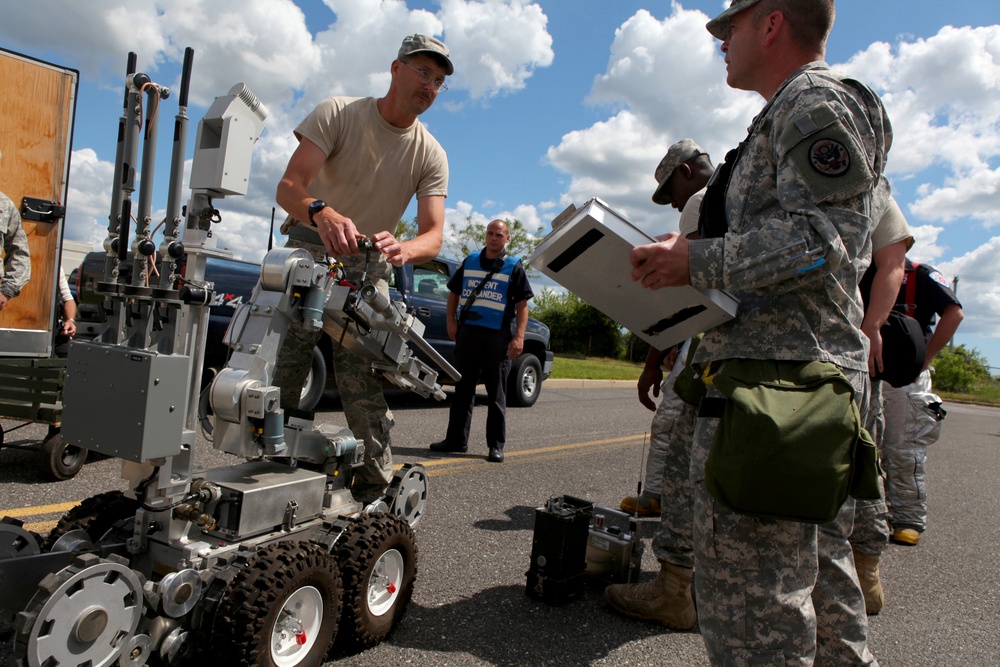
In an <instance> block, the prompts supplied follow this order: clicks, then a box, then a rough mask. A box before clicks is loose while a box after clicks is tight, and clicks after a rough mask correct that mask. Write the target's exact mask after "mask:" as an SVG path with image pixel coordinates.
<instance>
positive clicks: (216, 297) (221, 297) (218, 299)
mask: <svg viewBox="0 0 1000 667" xmlns="http://www.w3.org/2000/svg"><path fill="white" fill-rule="evenodd" d="M242 304H243V295H241V294H231V293H224V292H215V293H214V294H213V295H212V303H210V304H209V305H210V306H229V307H230V308H233V309H235V308H237V307H238V306H241V305H242Z"/></svg>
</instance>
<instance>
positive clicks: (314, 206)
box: [309, 199, 329, 225]
mask: <svg viewBox="0 0 1000 667" xmlns="http://www.w3.org/2000/svg"><path fill="white" fill-rule="evenodd" d="M327 206H329V204H327V203H326V202H325V201H323V200H322V199H314V200H313V202H312V203H311V204H309V222H311V223H312V224H314V225H315V224H316V221H315V220H313V216H314V215H316V214H317V213H319V212H320V211H322V210H323V209H324V208H326V207H327Z"/></svg>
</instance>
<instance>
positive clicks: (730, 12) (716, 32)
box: [705, 0, 760, 41]
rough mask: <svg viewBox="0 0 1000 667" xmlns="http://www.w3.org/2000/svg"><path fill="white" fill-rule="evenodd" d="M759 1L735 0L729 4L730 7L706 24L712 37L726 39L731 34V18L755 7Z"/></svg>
mask: <svg viewBox="0 0 1000 667" xmlns="http://www.w3.org/2000/svg"><path fill="white" fill-rule="evenodd" d="M758 2H760V0H733V1H732V2H731V3H730V4H729V8H728V9H726V10H725V11H723V12H722V13H721V14H719V15H718V16H716V17H715V18H714V19H712V20H711V21H709V22H708V23H707V24H705V27H706V28H708V31H709V32H710V33H712V37H715V38H716V39H721V40H722V41H725V40H726V37H728V36H729V19H731V18H733V17H734V16H736V15H737V14H739V13H740V12H742V11H743V10H744V9H749V8H750V7H753V6H754V5H756V4H757V3H758Z"/></svg>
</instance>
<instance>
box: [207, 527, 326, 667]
mask: <svg viewBox="0 0 1000 667" xmlns="http://www.w3.org/2000/svg"><path fill="white" fill-rule="evenodd" d="M340 598H341V582H340V570H339V569H338V568H337V562H336V560H334V558H333V557H332V556H330V554H328V553H326V552H325V551H323V549H321V548H320V547H318V546H316V545H313V544H308V543H304V542H278V543H275V544H272V545H269V546H268V547H266V548H264V549H262V550H261V551H259V552H258V553H257V554H255V555H254V556H253V557H251V558H250V560H249V561H248V562H247V564H246V565H245V566H244V567H243V569H242V570H241V571H240V572H239V574H237V575H236V578H235V579H234V580H233V583H232V584H231V585H230V586H229V588H228V589H227V591H226V593H225V595H224V596H223V598H222V600H221V602H220V603H219V610H218V613H217V615H216V618H215V629H214V631H213V633H212V639H211V641H212V643H213V650H214V652H215V656H216V658H217V662H218V664H227V665H232V664H238V665H245V666H253V667H294V666H296V665H303V666H305V667H311V666H312V665H319V664H321V663H322V662H323V658H324V657H325V656H326V654H327V652H329V650H330V646H331V645H332V644H333V640H334V637H335V635H336V632H337V623H338V621H339V620H340Z"/></svg>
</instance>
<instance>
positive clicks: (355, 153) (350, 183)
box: [282, 97, 448, 236]
mask: <svg viewBox="0 0 1000 667" xmlns="http://www.w3.org/2000/svg"><path fill="white" fill-rule="evenodd" d="M295 136H296V137H298V138H299V139H300V140H301V139H302V138H303V137H305V138H306V139H308V140H309V141H311V142H313V143H314V144H316V145H317V146H319V148H320V149H321V150H322V151H323V152H324V153H326V155H327V158H326V162H324V163H323V166H322V167H321V168H320V171H319V173H318V174H317V175H316V178H315V180H313V182H312V184H310V186H309V193H310V194H311V195H313V196H314V197H317V198H319V199H322V200H323V201H325V202H327V203H328V204H329V205H330V206H332V207H333V208H334V209H335V210H336V211H337V212H338V213H340V214H341V215H344V216H347V217H348V218H350V219H351V220H353V221H354V224H355V226H356V227H357V228H358V231H359V232H361V233H362V234H364V235H366V236H371V235H372V234H374V233H375V232H380V231H395V229H396V224H397V223H398V222H399V221H400V219H401V218H402V217H403V214H404V213H405V212H406V207H407V206H409V204H410V200H411V199H412V198H413V195H416V196H417V197H418V198H420V197H428V196H435V195H437V196H445V197H446V196H447V195H448V156H447V155H446V154H445V152H444V149H443V148H442V147H441V144H439V143H438V141H437V139H435V138H434V137H433V135H431V133H430V132H429V131H428V130H427V128H426V127H424V124H423V123H421V122H420V121H419V120H417V121H415V122H414V123H413V125H411V126H410V127H408V128H398V127H393V126H392V125H390V124H389V123H387V122H386V121H385V119H384V118H382V115H381V114H380V113H379V112H378V107H377V106H376V100H375V98H373V97H328V98H326V99H325V100H323V101H322V102H320V103H319V105H318V106H317V107H316V108H315V109H313V111H312V113H310V114H309V115H308V116H306V118H305V120H303V121H302V123H301V124H300V125H299V126H298V127H297V128H296V129H295ZM290 224H299V225H306V226H310V227H311V225H310V224H309V222H308V221H299V220H295V219H293V218H289V219H288V220H286V221H285V225H283V226H282V231H283V232H285V233H287V227H288V226H289V225H290Z"/></svg>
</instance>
